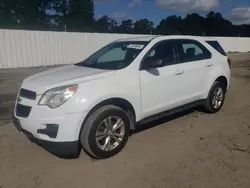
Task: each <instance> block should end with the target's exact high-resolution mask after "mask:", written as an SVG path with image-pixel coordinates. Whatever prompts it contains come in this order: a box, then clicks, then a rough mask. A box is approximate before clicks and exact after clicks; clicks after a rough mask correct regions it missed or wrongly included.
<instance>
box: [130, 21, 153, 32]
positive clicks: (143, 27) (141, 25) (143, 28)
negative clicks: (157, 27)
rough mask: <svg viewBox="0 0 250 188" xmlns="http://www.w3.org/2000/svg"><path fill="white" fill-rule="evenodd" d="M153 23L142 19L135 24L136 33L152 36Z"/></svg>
mask: <svg viewBox="0 0 250 188" xmlns="http://www.w3.org/2000/svg"><path fill="white" fill-rule="evenodd" d="M152 32H153V22H152V21H149V20H148V19H140V20H138V21H136V22H135V23H134V33H138V34H152Z"/></svg>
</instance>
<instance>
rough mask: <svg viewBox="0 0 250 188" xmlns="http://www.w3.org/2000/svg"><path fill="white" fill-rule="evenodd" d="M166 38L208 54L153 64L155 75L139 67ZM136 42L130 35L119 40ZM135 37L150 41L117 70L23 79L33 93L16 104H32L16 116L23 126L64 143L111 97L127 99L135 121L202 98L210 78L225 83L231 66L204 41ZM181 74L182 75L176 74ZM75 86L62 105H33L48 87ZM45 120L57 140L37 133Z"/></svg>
mask: <svg viewBox="0 0 250 188" xmlns="http://www.w3.org/2000/svg"><path fill="white" fill-rule="evenodd" d="M168 39H193V40H197V41H199V42H200V43H202V44H203V45H204V46H205V47H206V48H207V49H208V50H209V51H210V52H211V53H212V58H211V59H208V60H201V61H195V62H189V63H183V64H176V65H171V66H166V67H161V68H156V69H155V70H154V71H157V72H158V74H157V75H155V74H152V73H150V71H149V70H139V66H140V62H141V60H142V59H143V57H144V56H145V54H146V53H147V52H148V51H149V50H150V49H151V47H152V46H154V45H155V44H156V43H158V42H159V41H162V40H168ZM124 40H125V41H127V40H135V38H133V39H124ZM136 40H137V41H138V40H145V41H150V43H149V44H148V45H147V46H146V47H145V48H144V49H143V51H142V52H141V53H140V54H139V55H138V56H137V57H136V58H135V59H134V61H133V62H132V63H131V64H130V65H129V66H127V67H126V68H124V69H121V70H100V69H93V68H86V67H79V66H75V65H69V66H65V67H60V68H56V69H52V70H49V71H46V72H42V73H39V74H36V75H34V76H31V77H29V78H27V79H25V80H24V81H23V83H22V85H21V88H24V89H27V90H32V91H35V92H36V93H37V99H36V100H34V101H32V100H29V99H25V98H22V101H21V104H23V105H28V106H31V107H32V110H31V113H30V115H29V117H28V118H21V117H17V116H16V114H15V116H16V117H17V118H18V119H19V120H20V123H21V126H22V128H23V129H25V130H27V131H29V132H30V133H32V134H33V135H34V136H35V137H36V138H38V139H42V140H46V141H52V142H69V141H76V140H78V139H79V134H80V129H81V127H82V123H83V122H84V120H85V118H86V115H87V114H88V113H89V111H90V110H91V109H92V108H93V107H94V106H96V105H97V104H99V103H100V102H102V101H104V100H106V99H111V98H122V99H125V100H127V101H128V102H129V103H131V105H132V106H133V108H134V111H135V115H136V122H138V121H140V120H142V119H144V118H146V117H149V116H151V115H155V114H157V113H160V112H163V111H166V110H169V109H172V108H175V107H179V106H182V105H185V104H188V103H191V102H194V101H197V100H200V99H206V98H207V96H208V93H209V90H210V88H211V86H212V84H213V83H214V81H215V80H216V79H217V78H218V77H220V76H224V77H226V79H227V82H228V86H227V87H229V84H230V68H229V66H228V63H227V57H226V56H222V55H221V54H220V53H219V52H217V51H216V50H215V49H214V48H212V47H211V46H210V45H208V44H207V43H206V42H205V41H203V39H201V38H197V37H187V36H168V37H157V38H154V39H153V37H144V38H136ZM180 73H181V74H180ZM70 84H78V90H77V92H76V93H75V95H74V96H73V97H72V98H71V99H70V100H69V101H67V102H66V103H65V104H63V105H62V106H60V107H58V108H55V109H50V108H49V107H47V106H40V105H38V101H39V100H40V98H41V96H42V94H43V93H45V92H46V91H47V90H49V89H52V88H55V87H59V86H65V85H70ZM45 124H58V125H59V132H58V135H57V137H56V138H50V137H48V136H46V135H42V134H38V133H37V129H42V128H44V126H45Z"/></svg>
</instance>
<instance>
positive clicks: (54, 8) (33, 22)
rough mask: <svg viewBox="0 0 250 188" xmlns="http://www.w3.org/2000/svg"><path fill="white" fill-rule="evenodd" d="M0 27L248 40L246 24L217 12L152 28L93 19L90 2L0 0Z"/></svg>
mask: <svg viewBox="0 0 250 188" xmlns="http://www.w3.org/2000/svg"><path fill="white" fill-rule="evenodd" d="M0 28H2V29H27V30H49V31H69V32H101V33H129V34H163V35H172V34H181V35H200V36H241V37H250V24H248V25H247V24H244V25H234V24H233V23H232V22H231V21H229V20H227V19H225V18H224V17H223V16H222V14H221V13H219V12H213V11H211V12H209V13H208V14H207V15H206V16H201V15H199V14H197V13H192V14H188V15H186V16H185V17H184V18H182V17H180V16H176V15H171V16H168V17H166V18H164V19H162V20H161V21H160V23H159V24H158V25H157V26H155V25H154V23H153V22H152V21H150V20H148V19H146V18H145V19H139V20H136V21H133V20H131V19H125V20H123V21H121V22H119V23H118V22H117V21H116V20H114V19H112V18H111V17H108V16H107V15H105V16H102V17H100V18H98V19H95V17H94V1H93V0H0Z"/></svg>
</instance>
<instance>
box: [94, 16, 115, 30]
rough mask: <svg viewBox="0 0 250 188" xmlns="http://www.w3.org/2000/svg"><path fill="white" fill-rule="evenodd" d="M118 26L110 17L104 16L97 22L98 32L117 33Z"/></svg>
mask: <svg viewBox="0 0 250 188" xmlns="http://www.w3.org/2000/svg"><path fill="white" fill-rule="evenodd" d="M117 27H118V24H117V22H116V21H115V20H113V19H111V18H109V17H108V16H103V17H101V18H99V19H98V20H96V23H95V29H96V31H97V32H104V33H109V32H116V31H117Z"/></svg>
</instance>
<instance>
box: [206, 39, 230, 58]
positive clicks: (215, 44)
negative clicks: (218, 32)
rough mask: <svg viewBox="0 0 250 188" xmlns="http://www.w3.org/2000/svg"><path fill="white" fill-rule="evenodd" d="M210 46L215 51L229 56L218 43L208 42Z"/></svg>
mask: <svg viewBox="0 0 250 188" xmlns="http://www.w3.org/2000/svg"><path fill="white" fill-rule="evenodd" d="M206 42H207V43H208V44H209V45H210V46H212V47H213V48H214V49H215V50H217V51H218V52H219V53H220V54H222V55H224V56H227V53H226V52H225V51H224V49H223V48H222V46H221V45H220V43H219V42H218V41H206Z"/></svg>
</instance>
